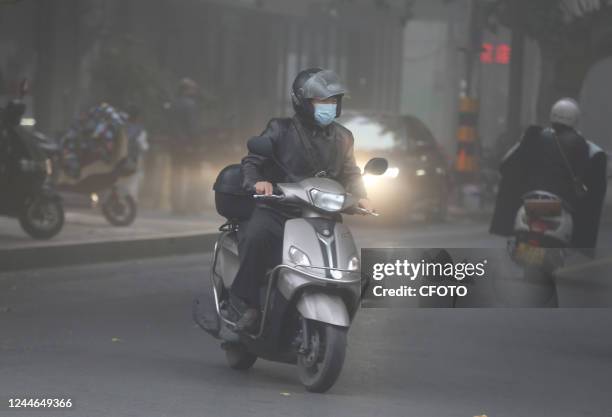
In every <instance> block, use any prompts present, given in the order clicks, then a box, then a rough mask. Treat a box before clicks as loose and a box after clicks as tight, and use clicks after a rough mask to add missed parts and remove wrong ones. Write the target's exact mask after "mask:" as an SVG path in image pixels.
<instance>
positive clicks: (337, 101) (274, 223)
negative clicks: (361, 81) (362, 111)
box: [231, 68, 372, 331]
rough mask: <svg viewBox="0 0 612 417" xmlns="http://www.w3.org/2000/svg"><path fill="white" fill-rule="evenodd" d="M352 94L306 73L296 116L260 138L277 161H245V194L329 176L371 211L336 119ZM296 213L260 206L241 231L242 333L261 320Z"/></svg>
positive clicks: (238, 286)
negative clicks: (265, 291)
mask: <svg viewBox="0 0 612 417" xmlns="http://www.w3.org/2000/svg"><path fill="white" fill-rule="evenodd" d="M345 92H346V90H345V88H344V87H343V85H342V84H341V83H340V80H339V78H338V76H337V75H336V74H335V73H334V72H332V71H330V70H323V69H321V68H310V69H306V70H303V71H301V72H300V73H299V74H298V75H297V77H296V78H295V80H294V82H293V86H292V91H291V99H292V103H293V108H294V110H295V115H294V116H293V117H291V118H275V119H272V120H270V121H269V122H268V126H267V127H266V129H265V130H264V132H263V133H262V134H261V135H260V136H266V137H268V138H269V139H270V140H271V142H272V144H273V146H274V154H275V158H274V160H272V159H270V158H266V157H263V156H261V155H256V154H253V153H249V155H248V156H246V157H245V158H243V160H242V169H243V174H244V186H245V189H247V190H249V191H250V192H255V193H257V194H265V195H270V194H272V193H273V184H275V183H282V182H297V181H300V180H302V179H304V178H308V177H314V176H325V177H328V178H332V179H334V180H336V181H338V182H340V183H341V184H342V185H343V186H345V188H347V190H348V191H349V192H350V193H352V194H353V195H354V196H356V197H358V198H359V199H360V200H359V205H360V207H362V208H365V209H368V210H371V209H372V207H371V205H370V202H369V200H367V198H366V190H365V186H364V184H363V181H362V178H361V170H360V169H359V167H358V166H357V165H356V163H355V157H354V155H353V143H354V139H353V135H352V134H351V132H350V131H349V130H348V129H346V128H345V127H343V126H341V125H340V124H338V123H336V122H334V119H335V118H336V117H338V116H340V113H341V109H342V97H343V96H344V94H345ZM291 217H292V213H290V212H287V211H286V210H282V209H280V208H279V207H275V206H274V205H273V204H271V203H262V202H259V203H258V204H257V206H256V207H255V210H254V212H253V214H252V216H251V218H250V219H249V221H248V222H247V224H246V227H244V226H243V227H241V228H240V230H239V253H240V267H239V270H238V273H237V275H236V278H235V280H234V282H233V285H232V289H231V292H232V302H234V303H236V304H238V306H239V307H241V308H240V310H242V311H244V313H243V315H242V317H241V318H240V320H239V321H238V322H237V326H236V329H237V330H238V331H248V330H250V329H252V328H253V326H254V325H255V324H256V323H257V321H258V320H259V315H260V300H259V288H260V285H261V280H262V279H263V277H264V275H265V272H266V270H267V269H268V268H271V267H274V266H275V265H277V264H279V263H280V262H281V252H282V238H283V227H284V223H285V221H286V220H287V219H289V218H291Z"/></svg>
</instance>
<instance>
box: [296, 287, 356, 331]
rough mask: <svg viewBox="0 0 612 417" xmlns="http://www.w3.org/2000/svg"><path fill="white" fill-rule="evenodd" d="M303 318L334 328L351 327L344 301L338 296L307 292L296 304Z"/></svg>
mask: <svg viewBox="0 0 612 417" xmlns="http://www.w3.org/2000/svg"><path fill="white" fill-rule="evenodd" d="M296 307H297V310H298V311H299V312H300V314H301V315H302V317H304V318H305V319H309V320H316V321H320V322H323V323H329V324H333V325H334V326H342V327H349V325H350V324H351V320H350V317H349V314H348V311H347V309H346V306H345V305H344V301H343V300H342V298H340V297H339V296H337V295H331V294H325V293H321V292H306V293H304V294H302V295H301V296H300V299H299V300H298V301H297V304H296Z"/></svg>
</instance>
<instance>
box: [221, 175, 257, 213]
mask: <svg viewBox="0 0 612 417" xmlns="http://www.w3.org/2000/svg"><path fill="white" fill-rule="evenodd" d="M243 180H244V176H243V174H242V166H241V165H240V164H233V165H228V166H226V167H225V168H223V169H222V170H221V172H220V173H219V175H218V176H217V180H216V181H215V184H214V185H213V190H214V191H215V207H216V209H217V213H219V214H220V215H221V216H223V217H225V218H226V219H228V220H231V221H241V220H248V219H249V217H251V213H253V209H254V208H255V201H254V200H253V197H252V195H251V194H250V193H248V192H247V191H245V189H244V188H243Z"/></svg>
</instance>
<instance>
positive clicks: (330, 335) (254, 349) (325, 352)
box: [194, 137, 388, 392]
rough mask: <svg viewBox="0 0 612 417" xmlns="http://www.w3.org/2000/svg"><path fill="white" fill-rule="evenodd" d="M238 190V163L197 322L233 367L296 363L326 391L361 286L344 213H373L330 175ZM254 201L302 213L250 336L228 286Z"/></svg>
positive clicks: (223, 197) (221, 196) (304, 377)
mask: <svg viewBox="0 0 612 417" xmlns="http://www.w3.org/2000/svg"><path fill="white" fill-rule="evenodd" d="M249 150H250V151H251V152H254V153H256V154H260V155H266V156H268V157H270V158H273V156H272V155H273V152H272V150H271V143H269V142H268V141H266V139H265V138H261V137H258V138H253V139H251V140H250V141H249ZM387 167H388V163H387V161H386V160H385V159H382V158H374V159H372V160H370V161H369V162H368V164H367V165H366V167H365V169H364V171H365V173H366V174H369V175H381V174H383V173H384V172H385V171H386V170H387ZM241 187H242V174H241V167H240V165H231V166H229V167H227V168H226V169H224V170H223V171H222V172H221V174H220V176H219V178H218V181H217V185H216V187H215V190H216V202H217V209H218V211H219V212H220V214H221V215H223V216H225V217H226V218H227V219H228V222H226V223H225V224H224V225H223V226H221V228H220V230H221V235H220V236H219V238H218V240H217V242H216V244H215V247H214V254H213V261H212V270H211V276H210V279H211V283H212V296H211V297H210V298H209V301H207V300H206V299H205V298H202V299H196V301H195V303H194V307H195V308H194V319H195V320H196V322H197V323H198V324H199V325H200V326H201V327H202V328H203V329H204V330H206V331H207V332H208V333H210V334H212V335H213V336H214V337H216V338H218V339H220V340H222V341H223V343H222V348H223V349H224V350H225V353H226V357H227V361H228V364H229V366H230V367H231V368H234V369H248V368H250V367H251V366H253V364H254V363H255V361H256V360H257V358H258V357H261V358H264V359H268V360H271V361H276V362H284V363H290V364H297V370H298V376H299V379H300V381H301V382H302V384H303V385H304V387H305V388H306V389H307V390H308V391H312V392H325V391H327V390H328V389H329V388H330V387H331V386H332V385H333V384H334V383H335V381H336V379H337V378H338V376H339V374H340V371H341V369H342V365H343V362H344V357H345V351H346V344H347V331H348V329H349V327H350V325H351V321H352V319H353V317H354V316H355V313H356V311H357V309H358V307H359V303H360V298H361V290H362V286H363V285H364V282H362V280H361V276H360V260H359V252H358V249H357V247H356V245H355V242H354V240H353V237H352V235H351V232H350V230H349V229H348V227H347V226H346V225H345V224H343V223H342V222H341V214H356V213H360V214H368V215H376V213H373V212H370V211H367V210H364V209H362V208H360V207H358V205H357V199H355V198H354V197H353V196H351V195H350V194H348V193H347V192H346V190H345V189H344V187H343V186H342V185H340V184H339V183H338V182H336V181H334V180H332V179H329V178H307V179H304V180H302V181H299V182H296V183H284V184H278V185H277V187H276V190H277V193H275V194H274V195H270V196H264V195H255V196H253V197H251V196H250V195H244V194H243V195H240V191H239V190H241ZM253 199H260V200H271V201H274V202H275V204H277V205H282V206H291V207H293V208H299V209H301V213H302V214H301V216H300V217H298V218H294V219H290V220H287V222H286V223H285V229H284V238H283V256H282V263H281V264H280V265H277V266H275V267H274V268H272V269H271V270H269V271H268V273H267V275H266V279H265V284H264V285H263V286H262V288H261V291H262V300H263V303H262V306H263V311H262V315H261V321H260V324H259V328H258V330H257V331H256V332H255V333H254V334H248V335H245V334H239V333H236V332H235V331H234V329H235V324H236V321H237V320H238V318H239V317H240V313H241V312H240V311H237V309H236V307H234V306H233V305H232V303H230V301H229V290H230V288H231V285H232V282H233V280H234V277H235V275H236V272H237V270H238V266H239V253H238V230H239V227H240V221H239V220H241V219H244V218H245V217H248V215H249V214H250V210H252V207H253ZM211 305H213V306H214V307H213V309H211V308H210V306H211ZM211 310H212V311H211Z"/></svg>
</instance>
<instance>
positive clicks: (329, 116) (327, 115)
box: [314, 103, 337, 126]
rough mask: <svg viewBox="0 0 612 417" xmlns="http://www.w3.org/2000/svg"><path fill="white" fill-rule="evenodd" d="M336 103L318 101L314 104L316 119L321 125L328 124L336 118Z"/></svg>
mask: <svg viewBox="0 0 612 417" xmlns="http://www.w3.org/2000/svg"><path fill="white" fill-rule="evenodd" d="M336 108H337V104H335V103H317V104H315V105H314V119H315V120H316V122H317V123H318V124H320V125H321V126H327V125H329V124H330V123H331V122H333V121H334V119H335V118H336Z"/></svg>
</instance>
